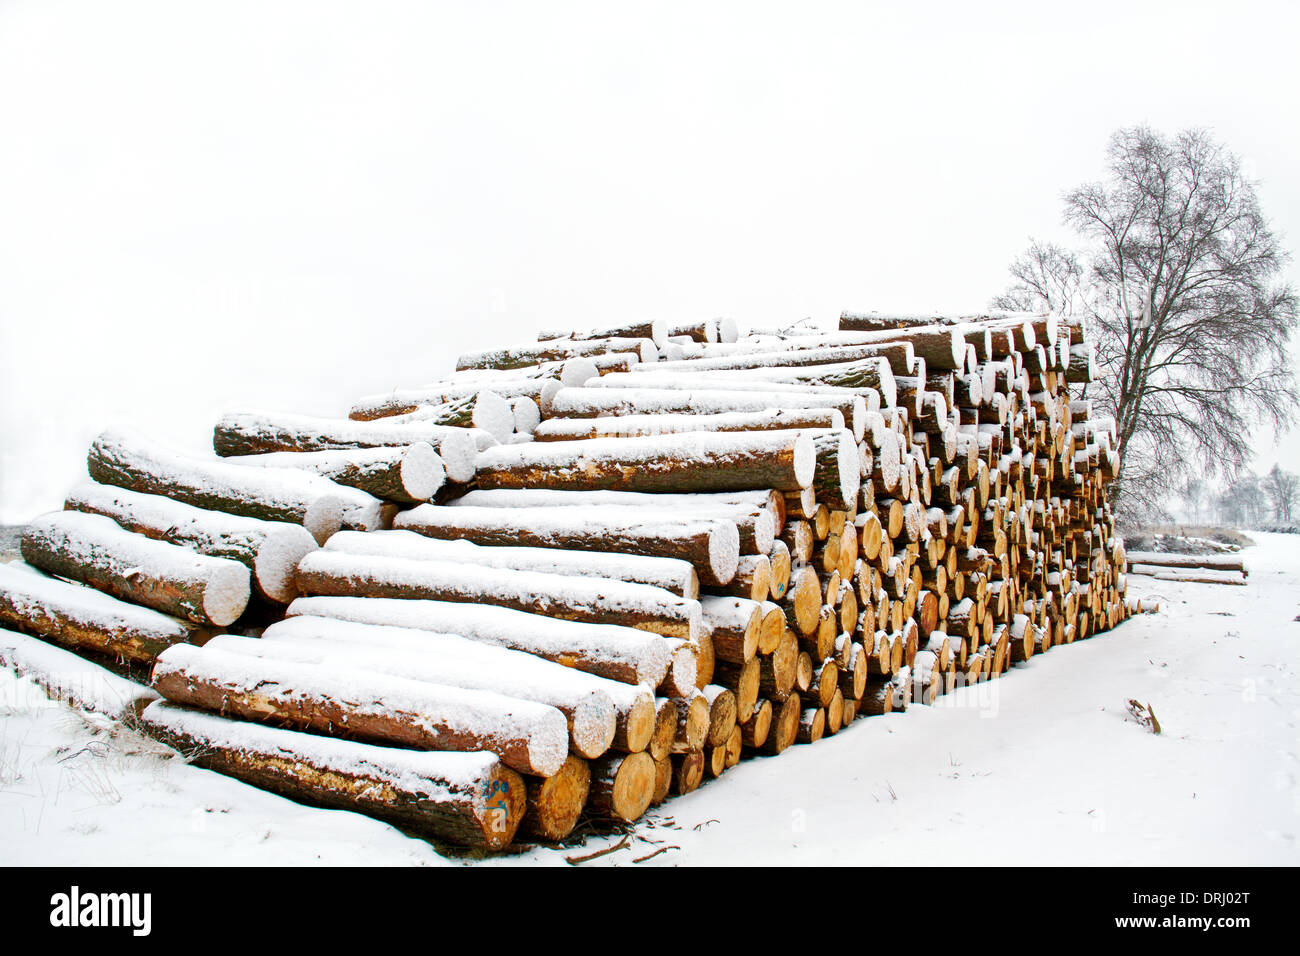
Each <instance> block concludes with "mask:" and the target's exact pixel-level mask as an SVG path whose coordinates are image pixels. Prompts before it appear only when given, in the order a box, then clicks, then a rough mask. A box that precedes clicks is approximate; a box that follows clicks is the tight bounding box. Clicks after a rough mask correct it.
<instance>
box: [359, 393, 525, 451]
mask: <svg viewBox="0 0 1300 956" xmlns="http://www.w3.org/2000/svg"><path fill="white" fill-rule="evenodd" d="M521 394H522V397H525V398H530V399H536V398H540V397H541V396H542V395H544V394H545V388H544V386H542V387H539V388H538V389H537V393H536V394H533V392H532V389H528V390H526V391H524V392H522V393H521ZM414 397H415V396H413V395H410V394H409V393H408V394H406V395H403V394H402V393H398V392H395V393H392V394H390V395H382V396H375V397H372V398H365V399H362V400H361V401H360V402H358V403H357V404H356V405H353V406H352V409H351V411H349V412H348V418H350V419H352V420H353V421H359V422H365V421H372V420H375V419H383V418H388V417H391V416H394V415H409V416H413V417H412V418H410V419H408V420H413V421H424V422H429V423H430V424H433V425H443V426H447V427H450V428H481V429H483V430H484V431H485V432H487V433H488V434H489V435H491V436H492V437H493V438H495V439H496V440H497V441H506V440H508V439H509V438H510V435H511V433H512V432H513V431H514V428H515V415H514V410H513V409H512V408H511V407H510V402H509V401H508V400H507V399H509V398H515V397H519V396H516V395H508V396H505V395H501V394H498V393H497V392H496V391H495V390H493V389H491V388H484V389H483V390H481V391H478V392H475V393H474V394H472V395H465V396H463V397H459V396H454V395H449V394H445V393H444V395H443V396H441V400H439V401H433V402H429V401H419V400H416V401H412V400H411V399H413V398H414Z"/></svg>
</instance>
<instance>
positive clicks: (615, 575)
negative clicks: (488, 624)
mask: <svg viewBox="0 0 1300 956" xmlns="http://www.w3.org/2000/svg"><path fill="white" fill-rule="evenodd" d="M325 549H326V550H327V551H340V552H343V553H345V554H369V555H379V556H386V557H392V558H407V559H411V560H422V561H423V560H432V561H455V562H458V563H461V564H466V565H475V566H481V567H488V568H504V569H512V570H516V571H541V572H544V573H546V574H561V575H565V576H567V577H580V578H607V579H609V580H613V581H625V582H627V583H629V584H645V585H649V586H652V587H656V588H662V589H663V590H665V591H669V592H671V593H673V594H675V595H677V596H678V597H681V598H687V599H690V600H694V599H695V598H697V597H699V594H700V580H699V576H698V575H697V574H696V573H695V568H693V567H692V566H691V565H690V564H688V563H687V562H686V561H682V560H680V559H678V558H652V557H644V556H642V555H633V554H614V553H609V552H602V551H566V550H563V549H560V548H512V547H482V546H480V545H477V544H474V543H473V542H471V541H449V540H444V539H442V538H429V537H426V536H424V535H421V534H416V533H415V532H414V531H402V530H396V531H375V532H367V533H362V532H356V531H340V532H339V533H338V534H336V535H334V536H333V537H332V538H330V540H329V541H328V542H326V544H325Z"/></svg>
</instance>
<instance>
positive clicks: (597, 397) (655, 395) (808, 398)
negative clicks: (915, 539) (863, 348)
mask: <svg viewBox="0 0 1300 956" xmlns="http://www.w3.org/2000/svg"><path fill="white" fill-rule="evenodd" d="M610 377H611V376H606V377H605V378H603V379H601V382H602V383H603V382H607V381H608V380H609V378H610ZM682 378H686V379H689V378H690V376H682ZM782 408H804V409H809V408H810V409H826V408H833V409H836V410H837V411H839V413H840V415H842V416H843V418H844V421H845V425H846V427H848V428H850V429H851V430H852V431H853V433H854V434H855V435H856V436H857V437H859V438H860V437H861V436H862V433H863V430H864V429H865V427H866V414H867V408H866V403H865V401H864V400H863V398H862V396H861V395H856V394H854V393H852V392H847V391H845V392H831V391H812V392H808V391H799V390H791V391H783V390H782V391H779V390H777V389H775V388H774V387H768V388H766V389H763V390H761V391H758V390H752V391H751V390H745V389H739V390H734V391H730V390H722V389H706V388H700V387H699V386H694V387H691V386H690V385H689V384H687V385H679V386H678V387H668V388H651V387H633V386H631V385H627V384H624V385H622V386H620V387H617V388H610V387H599V388H596V387H590V388H564V389H561V390H560V391H559V392H558V393H557V394H556V396H555V398H554V399H553V400H552V401H551V416H552V417H554V418H608V417H611V416H619V415H683V414H685V415H723V414H729V413H735V412H751V413H753V412H771V411H773V410H776V409H782Z"/></svg>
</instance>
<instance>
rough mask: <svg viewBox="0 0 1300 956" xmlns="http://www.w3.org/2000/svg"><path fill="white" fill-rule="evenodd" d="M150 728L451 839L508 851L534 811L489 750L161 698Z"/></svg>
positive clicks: (293, 785) (221, 760) (231, 767)
mask: <svg viewBox="0 0 1300 956" xmlns="http://www.w3.org/2000/svg"><path fill="white" fill-rule="evenodd" d="M141 720H142V724H143V727H144V729H145V730H146V732H147V733H149V734H150V736H152V737H154V738H156V739H158V740H160V741H162V742H163V743H165V744H167V745H168V746H170V747H172V748H174V749H175V750H178V751H180V752H181V753H183V754H185V755H186V757H187V759H188V760H190V761H191V762H193V763H195V764H196V765H198V766H200V767H206V768H207V769H209V770H215V771H217V772H219V773H224V774H227V775H229V776H232V777H235V778H237V779H239V780H242V781H244V782H245V783H250V784H252V785H254V786H257V787H261V788H262V789H264V790H270V791H272V792H273V793H278V794H281V795H282V796H286V797H289V798H291V799H293V800H298V801H301V802H305V803H311V804H315V805H317V806H323V807H327V808H330V809H335V810H352V811H356V810H360V811H361V812H363V813H367V814H370V815H371V816H375V817H378V818H380V819H382V820H387V821H388V822H390V823H393V824H395V825H397V826H399V827H402V828H403V829H408V830H411V831H413V832H417V833H421V834H426V835H428V836H430V837H432V838H433V839H436V840H440V841H444V842H447V843H451V844H456V845H460V846H470V847H481V848H483V849H487V850H501V849H504V848H505V847H506V846H509V844H510V842H511V841H512V840H513V839H514V836H515V832H516V830H517V829H518V828H519V823H520V821H521V820H522V818H523V816H524V806H525V799H526V798H525V788H524V782H523V780H522V779H521V778H520V776H519V775H518V774H517V773H515V772H514V771H512V770H509V769H507V768H506V767H504V766H503V765H502V763H501V761H500V760H499V759H497V757H495V756H493V755H492V754H489V753H483V752H478V753H450V752H449V753H425V752H420V751H415V750H404V749H400V748H394V747H379V746H374V745H372V744H364V743H356V742H353V741H348V740H335V739H331V738H328V737H320V736H317V735H315V734H304V733H299V732H297V731H292V730H281V729H278V728H275V727H266V726H262V725H259V724H250V723H246V722H243V721H238V720H227V719H225V718H223V717H218V716H216V715H214V714H207V713H203V712H202V711H194V710H188V709H185V708H182V707H178V706H176V705H174V704H169V703H167V702H166V701H157V702H156V703H154V704H152V705H150V706H149V707H148V708H147V709H146V710H145V712H144V714H143V716H142V718H141Z"/></svg>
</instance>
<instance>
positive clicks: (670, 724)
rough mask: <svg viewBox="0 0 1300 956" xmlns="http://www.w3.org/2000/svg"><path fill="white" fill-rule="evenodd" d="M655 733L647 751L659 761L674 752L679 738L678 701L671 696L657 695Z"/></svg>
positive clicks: (655, 701)
mask: <svg viewBox="0 0 1300 956" xmlns="http://www.w3.org/2000/svg"><path fill="white" fill-rule="evenodd" d="M654 703H655V725H654V733H653V734H652V735H651V737H650V743H649V745H648V746H647V747H646V752H647V753H649V754H650V756H651V757H653V758H654V759H655V762H656V763H657V762H658V761H660V760H664V759H666V758H667V757H668V755H669V754H670V753H672V752H673V742H674V741H675V740H676V739H677V702H676V701H675V700H673V699H672V698H671V697H656V698H655V700H654Z"/></svg>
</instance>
